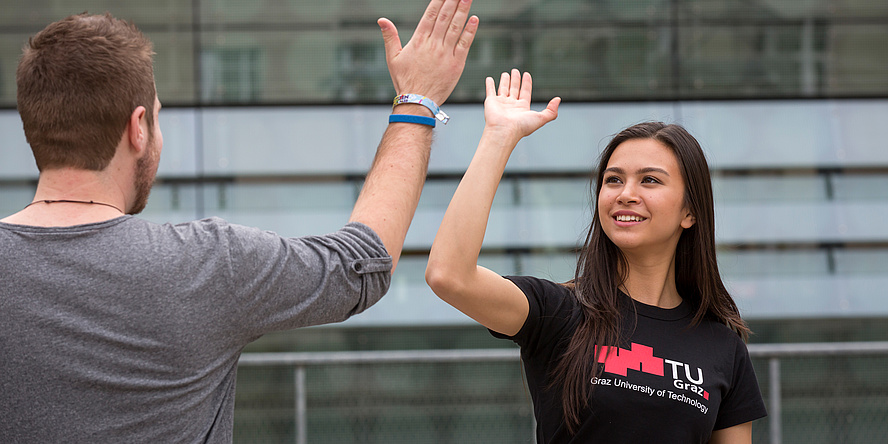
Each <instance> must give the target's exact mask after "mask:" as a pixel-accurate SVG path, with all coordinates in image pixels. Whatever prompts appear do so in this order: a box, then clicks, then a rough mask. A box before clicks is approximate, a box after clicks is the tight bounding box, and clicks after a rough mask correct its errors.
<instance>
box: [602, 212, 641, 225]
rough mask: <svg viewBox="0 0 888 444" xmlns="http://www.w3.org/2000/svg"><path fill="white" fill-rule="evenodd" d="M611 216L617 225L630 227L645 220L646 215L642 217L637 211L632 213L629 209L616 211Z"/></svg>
mask: <svg viewBox="0 0 888 444" xmlns="http://www.w3.org/2000/svg"><path fill="white" fill-rule="evenodd" d="M611 218H612V219H613V220H614V222H615V223H616V224H617V226H619V227H630V226H633V225H636V224H639V223H641V222H644V221H646V220H647V218H646V217H642V216H641V215H639V214H638V213H633V212H631V211H617V212H616V213H614V214H613V216H611Z"/></svg>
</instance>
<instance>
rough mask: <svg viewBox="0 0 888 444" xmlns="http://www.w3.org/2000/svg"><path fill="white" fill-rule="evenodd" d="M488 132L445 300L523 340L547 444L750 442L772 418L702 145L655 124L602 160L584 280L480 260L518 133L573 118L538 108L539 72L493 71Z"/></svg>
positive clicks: (432, 279) (442, 254) (451, 216)
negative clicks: (718, 248) (728, 276)
mask: <svg viewBox="0 0 888 444" xmlns="http://www.w3.org/2000/svg"><path fill="white" fill-rule="evenodd" d="M486 81H487V85H486V88H487V99H486V100H485V102H484V117H485V121H486V124H485V128H484V133H483V135H482V136H481V141H480V143H479V145H478V149H477V151H476V153H475V156H474V158H473V159H472V162H471V164H470V166H469V168H468V169H467V171H466V174H465V175H464V176H463V179H462V181H461V182H460V185H459V187H458V189H457V191H456V193H455V194H454V196H453V200H452V201H451V202H450V206H449V207H448V209H447V212H446V214H445V216H444V220H443V221H442V223H441V227H440V229H439V230H438V234H437V236H436V238H435V242H434V244H433V245H432V249H431V253H430V255H429V263H428V268H427V269H426V280H427V282H428V283H429V285H430V286H431V288H432V290H433V291H434V292H435V293H436V294H437V295H438V296H439V297H440V298H441V299H443V300H444V301H446V302H448V303H449V304H451V305H453V306H454V307H456V308H457V309H459V310H461V311H462V312H463V313H465V314H466V315H468V316H470V317H471V318H473V319H475V320H476V321H478V322H479V323H481V324H482V325H484V326H486V327H487V328H489V329H490V330H491V331H492V332H493V334H494V335H495V336H497V337H501V338H509V339H512V340H514V341H515V342H516V343H517V344H518V345H520V346H521V356H522V360H523V363H524V368H525V373H526V377H527V381H528V386H529V389H530V392H531V396H532V398H533V403H534V414H535V416H536V419H537V442H538V443H553V442H577V443H580V442H582V443H587V442H594V443H609V442H614V443H631V442H643V443H649V442H658V443H662V442H675V443H693V442H699V443H705V442H711V443H732V444H733V443H749V442H751V440H752V426H751V421H753V420H755V419H758V418H761V417H763V416H765V415H766V412H765V408H764V403H763V401H762V398H761V394H760V392H759V388H758V383H757V382H756V378H755V373H754V371H753V368H752V365H751V362H750V359H749V355H748V352H747V349H746V346H745V343H744V340H745V338H746V336H747V334H748V332H749V330H748V328H747V327H746V325H745V323H744V322H743V320H742V319H741V318H740V315H739V312H738V310H737V306H736V305H735V304H734V301H733V300H732V299H731V296H730V295H729V294H728V292H727V290H726V289H725V287H724V285H723V284H722V281H721V278H720V276H719V272H718V267H717V264H716V260H715V240H714V238H715V236H714V227H715V224H714V215H713V203H712V187H711V183H710V179H709V170H708V166H707V164H706V159H705V156H704V155H703V152H702V150H701V149H700V146H699V144H697V141H696V140H695V139H694V138H693V137H692V136H691V135H690V134H688V133H687V132H686V131H685V130H684V129H683V128H681V127H680V126H677V125H664V124H661V123H643V124H639V125H635V126H632V127H630V128H627V129H626V130H624V131H622V132H621V133H619V134H618V135H617V136H615V137H614V139H613V140H612V141H611V142H610V144H609V145H608V146H607V147H606V148H605V150H604V152H603V153H602V155H601V161H600V164H599V167H598V175H597V181H596V184H595V185H596V190H597V193H598V195H597V205H596V211H595V212H594V214H593V221H592V225H591V228H590V229H589V233H588V235H587V236H586V242H585V245H584V247H583V249H582V251H581V254H580V257H579V262H578V265H577V272H576V277H575V279H574V280H572V281H571V282H569V283H566V284H556V283H553V282H550V281H546V280H542V279H536V278H532V277H520V276H519V277H508V278H503V277H501V276H499V275H497V274H495V273H493V272H492V271H490V270H487V269H484V268H482V267H479V266H478V265H477V260H478V254H479V252H480V250H481V243H482V240H483V238H484V231H485V229H486V225H487V219H488V216H489V213H490V206H491V202H492V201H493V197H494V194H495V193H496V188H497V185H498V184H499V180H500V178H501V176H502V172H503V170H504V169H505V166H506V162H507V161H508V158H509V155H510V154H511V152H512V149H514V147H515V145H516V144H517V143H518V141H519V140H520V139H521V138H522V137H525V136H528V135H530V134H531V133H533V132H534V131H535V130H537V129H539V128H540V127H542V126H543V125H545V124H546V123H548V122H550V121H552V120H553V119H555V117H556V116H557V112H558V105H559V104H560V99H559V98H555V99H552V101H550V102H549V104H548V106H547V107H546V109H545V110H543V111H541V112H534V111H531V110H530V97H531V77H530V75H529V74H528V73H525V74H524V75H523V79H522V76H521V75H520V73H519V72H518V70H512V72H511V74H509V73H503V75H502V76H501V78H500V85H499V89H498V90H496V89H495V84H494V81H493V79H491V78H488V79H487V80H486Z"/></svg>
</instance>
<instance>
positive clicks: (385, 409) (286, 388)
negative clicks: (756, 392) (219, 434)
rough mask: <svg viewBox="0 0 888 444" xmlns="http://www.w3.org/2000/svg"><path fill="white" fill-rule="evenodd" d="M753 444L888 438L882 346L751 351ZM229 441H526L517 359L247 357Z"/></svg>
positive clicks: (887, 374) (457, 354) (499, 352)
mask: <svg viewBox="0 0 888 444" xmlns="http://www.w3.org/2000/svg"><path fill="white" fill-rule="evenodd" d="M749 349H750V354H751V355H752V357H753V362H754V363H755V365H756V372H757V374H758V377H759V384H760V385H761V388H762V394H763V395H764V397H765V400H766V403H767V404H768V410H769V416H768V417H767V418H765V419H763V420H760V421H757V422H755V423H754V425H753V442H754V443H771V444H778V443H787V444H788V443H804V444H819V443H842V444H846V443H874V442H886V440H888V421H886V419H888V371H886V370H885V369H886V368H888V367H886V366H888V342H868V343H827V344H769V345H750V346H749ZM238 371H239V375H238V394H237V402H236V407H235V442H251V443H254V442H256V443H297V444H302V443H387V444H394V443H411V444H412V443H435V444H445V443H468V442H471V443H533V442H534V437H533V436H534V433H533V430H534V419H533V414H532V405H531V402H530V397H529V394H528V392H527V389H526V386H525V383H524V379H523V377H522V374H521V365H520V363H519V357H518V351H517V350H516V349H484V350H422V351H396V352H391V351H390V352H335V353H334V352H330V353H268V354H266V353H251V354H245V355H243V357H242V358H241V362H240V368H239V370H238Z"/></svg>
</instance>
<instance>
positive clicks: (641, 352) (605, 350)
mask: <svg viewBox="0 0 888 444" xmlns="http://www.w3.org/2000/svg"><path fill="white" fill-rule="evenodd" d="M595 348H597V349H600V350H601V352H600V353H599V354H598V363H599V364H604V371H606V372H608V373H613V374H616V375H620V376H626V371H627V370H629V369H632V370H635V371H640V372H644V373H649V374H652V375H657V376H663V358H658V357H655V356H654V349H653V347H648V346H646V345H641V344H635V343H633V344H632V349H630V350H626V349H622V348H619V347H607V346H605V347H598V346H596V347H595Z"/></svg>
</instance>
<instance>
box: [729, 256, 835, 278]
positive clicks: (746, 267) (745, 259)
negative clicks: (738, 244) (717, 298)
mask: <svg viewBox="0 0 888 444" xmlns="http://www.w3.org/2000/svg"><path fill="white" fill-rule="evenodd" d="M718 265H719V269H720V270H721V272H722V273H723V274H724V275H725V276H730V277H744V278H748V277H749V276H770V277H778V276H781V277H783V276H820V275H824V274H828V273H829V260H828V255H827V252H826V250H820V249H811V250H793V251H736V250H719V251H718Z"/></svg>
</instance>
